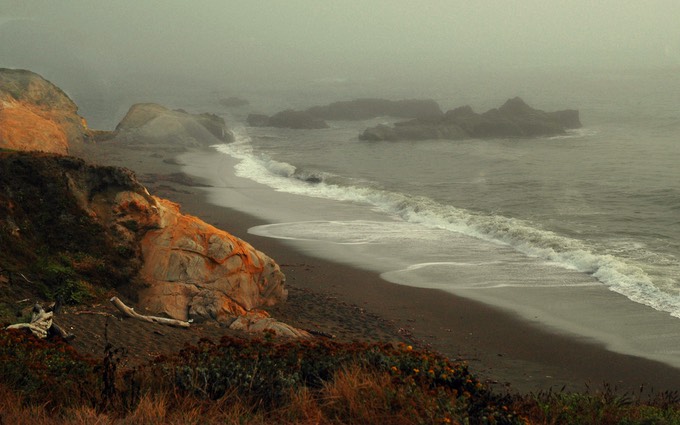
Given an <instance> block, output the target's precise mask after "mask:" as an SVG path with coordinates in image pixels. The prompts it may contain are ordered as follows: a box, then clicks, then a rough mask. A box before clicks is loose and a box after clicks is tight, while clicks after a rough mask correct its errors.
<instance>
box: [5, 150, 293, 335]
mask: <svg viewBox="0 0 680 425" xmlns="http://www.w3.org/2000/svg"><path fill="white" fill-rule="evenodd" d="M0 178H1V179H2V181H3V185H2V186H0V249H1V251H0V252H2V253H3V256H2V258H0V267H2V268H3V269H7V270H15V271H19V270H24V269H22V267H31V266H30V265H31V264H35V263H36V262H39V261H45V258H34V257H33V256H35V255H36V254H35V252H45V253H47V254H43V257H44V256H49V258H52V257H54V261H55V262H56V263H57V264H58V265H57V266H50V267H52V268H54V267H57V269H56V270H62V269H64V268H66V269H67V270H70V271H69V272H68V275H64V276H65V277H67V278H68V279H70V280H71V281H73V282H78V281H87V282H89V283H88V285H95V284H100V281H101V280H102V279H108V281H109V283H108V284H107V285H105V286H104V287H107V288H118V287H120V286H126V285H129V282H130V281H136V283H135V284H133V285H132V286H131V287H129V288H128V290H130V291H132V292H133V293H135V294H137V296H138V303H137V306H138V309H139V310H146V312H147V313H154V314H166V315H168V316H170V317H172V318H174V319H181V320H187V319H189V318H191V319H194V320H195V321H205V320H217V321H223V322H227V323H229V322H231V321H233V320H234V319H235V318H236V317H237V316H240V315H243V314H246V313H247V312H252V311H254V310H256V309H258V308H261V307H265V306H270V305H272V304H274V303H277V302H281V301H284V300H285V299H286V296H287V290H286V289H285V287H284V284H285V277H284V275H283V273H282V272H281V270H280V268H279V266H278V265H277V264H276V263H275V262H274V261H273V260H272V259H271V258H269V257H267V256H266V255H265V254H263V253H261V252H259V251H257V250H256V249H254V248H253V247H252V246H251V245H249V244H248V243H246V242H244V241H242V240H240V239H238V238H236V237H234V236H232V235H230V234H229V233H227V232H225V231H222V230H220V229H217V228H215V227H213V226H210V225H209V224H207V223H205V222H203V221H202V220H200V219H198V218H196V217H192V216H188V215H184V214H182V213H181V212H180V210H179V206H178V205H176V204H174V203H172V202H170V201H167V200H164V199H160V198H157V197H154V196H151V195H149V193H148V192H147V191H146V189H145V188H144V187H143V186H141V185H140V184H139V183H138V182H137V180H136V179H135V177H134V174H133V173H132V172H131V171H129V170H127V169H124V168H118V167H102V166H94V165H90V164H87V163H86V162H84V161H82V160H80V159H76V158H73V157H66V156H55V155H51V154H28V153H20V152H11V153H10V152H5V153H0ZM91 257H92V258H91ZM83 258H87V259H88V260H87V261H85V260H83ZM49 261H52V260H49ZM98 261H101V264H99V263H97V262H98ZM22 264H23V265H22ZM97 264H99V265H97ZM81 268H82V270H81ZM47 269H48V268H46V270H47ZM48 271H49V270H48ZM60 273H62V272H60ZM62 274H63V273H62ZM114 275H115V276H114ZM29 276H32V279H31V280H34V279H35V280H36V281H37V280H42V279H43V278H44V277H43V276H40V275H30V274H29ZM57 283H58V284H62V283H64V282H61V281H60V282H57Z"/></svg>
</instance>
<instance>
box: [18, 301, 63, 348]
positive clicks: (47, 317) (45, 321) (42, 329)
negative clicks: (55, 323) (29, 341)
mask: <svg viewBox="0 0 680 425" xmlns="http://www.w3.org/2000/svg"><path fill="white" fill-rule="evenodd" d="M53 315H54V313H52V312H51V311H45V310H44V309H43V308H42V306H41V305H40V304H38V303H36V304H35V305H34V306H33V314H32V315H31V321H30V322H29V323H17V324H15V325H9V326H7V329H24V328H27V329H29V330H30V331H31V332H32V333H33V335H35V336H37V337H38V338H42V339H45V338H47V331H48V330H49V329H50V328H51V327H52V316H53Z"/></svg>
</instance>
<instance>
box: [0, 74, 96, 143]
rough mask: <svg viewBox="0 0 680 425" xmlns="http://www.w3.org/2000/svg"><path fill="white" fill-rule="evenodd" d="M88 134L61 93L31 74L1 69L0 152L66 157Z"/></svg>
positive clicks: (83, 120)
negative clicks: (42, 153)
mask: <svg viewBox="0 0 680 425" xmlns="http://www.w3.org/2000/svg"><path fill="white" fill-rule="evenodd" d="M88 134H89V133H88V130H87V124H86V123H85V119H84V118H83V117H81V116H80V115H78V107H77V106H76V104H75V103H73V101H72V100H71V99H70V98H69V97H68V96H67V95H66V94H65V93H64V92H63V91H62V90H61V89H59V88H58V87H57V86H55V85H54V84H52V83H50V82H49V81H47V80H45V79H44V78H42V77H41V76H39V75H38V74H35V73H33V72H30V71H25V70H15V69H5V68H0V148H4V149H11V150H24V151H43V152H51V153H59V154H68V153H69V150H78V149H79V148H80V146H81V145H82V143H83V142H84V141H85V139H86V138H87V137H88Z"/></svg>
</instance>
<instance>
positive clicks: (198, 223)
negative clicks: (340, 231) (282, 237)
mask: <svg viewBox="0 0 680 425" xmlns="http://www.w3.org/2000/svg"><path fill="white" fill-rule="evenodd" d="M154 200H155V204H150V203H146V204H143V205H140V204H141V199H138V201H140V204H131V203H129V202H128V200H126V199H124V198H123V199H121V200H120V201H119V203H118V206H119V208H120V211H121V212H122V211H125V212H126V213H127V212H134V215H135V216H138V217H141V221H142V223H146V217H147V216H151V217H153V219H154V220H155V224H156V226H157V228H154V229H152V230H150V231H148V232H146V233H145V235H144V237H143V238H142V241H141V246H142V255H143V258H144V264H143V266H142V269H141V271H140V274H141V276H142V278H143V279H144V280H145V281H146V282H147V283H148V284H149V287H148V288H145V289H143V290H142V291H141V292H140V293H139V297H140V303H141V304H142V305H144V306H146V308H147V309H148V310H149V311H152V312H154V313H165V314H167V315H168V316H170V317H172V318H175V319H180V320H187V319H194V320H195V321H205V320H218V321H224V320H227V319H228V318H230V317H231V318H233V317H235V316H239V315H242V314H245V313H246V312H247V311H250V310H252V309H254V308H258V307H265V306H271V305H273V304H276V303H277V302H280V301H284V300H285V299H286V296H287V290H286V289H285V288H284V283H285V276H284V275H283V273H282V272H281V270H280V268H279V266H278V265H277V264H276V263H275V262H274V261H273V260H272V259H271V258H269V257H267V256H266V255H265V254H263V253H262V252H260V251H257V250H256V249H254V248H253V247H252V246H251V245H250V244H248V243H247V242H245V241H243V240H241V239H238V238H236V237H234V236H232V235H230V234H229V233H227V232H225V231H223V230H220V229H217V228H215V227H213V226H210V225H209V224H207V223H205V222H203V221H202V220H200V219H198V218H196V217H192V216H188V215H184V214H181V213H180V211H179V206H178V205H176V204H173V203H172V202H170V201H167V200H163V199H158V198H154ZM133 202H134V201H133ZM141 211H145V213H144V214H140V212H141ZM121 212H119V214H120V213H121Z"/></svg>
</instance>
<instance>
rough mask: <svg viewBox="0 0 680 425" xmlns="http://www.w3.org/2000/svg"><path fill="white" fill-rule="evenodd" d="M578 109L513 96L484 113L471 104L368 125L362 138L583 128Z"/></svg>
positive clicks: (461, 136)
mask: <svg viewBox="0 0 680 425" xmlns="http://www.w3.org/2000/svg"><path fill="white" fill-rule="evenodd" d="M580 127H581V122H580V120H579V113H578V111H577V110H573V109H567V110H563V111H556V112H545V111H541V110H539V109H534V108H532V107H531V106H529V105H527V104H526V103H525V102H524V101H523V100H522V99H520V98H519V97H515V98H513V99H509V100H508V101H507V102H505V103H504V104H503V106H501V107H500V108H494V109H490V110H488V111H486V112H484V113H482V114H479V113H476V112H474V111H473V110H472V108H471V107H470V106H461V107H459V108H456V109H452V110H449V111H447V112H446V113H444V114H440V115H431V116H428V117H422V118H416V119H413V120H410V121H403V122H397V123H395V124H394V125H393V126H391V127H390V126H387V125H384V124H380V125H377V126H375V127H371V128H368V129H366V131H364V132H363V133H362V134H361V135H360V136H359V139H361V140H431V139H448V140H463V139H485V138H500V137H538V136H554V135H559V134H564V133H565V132H566V130H568V129H574V128H580Z"/></svg>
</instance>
